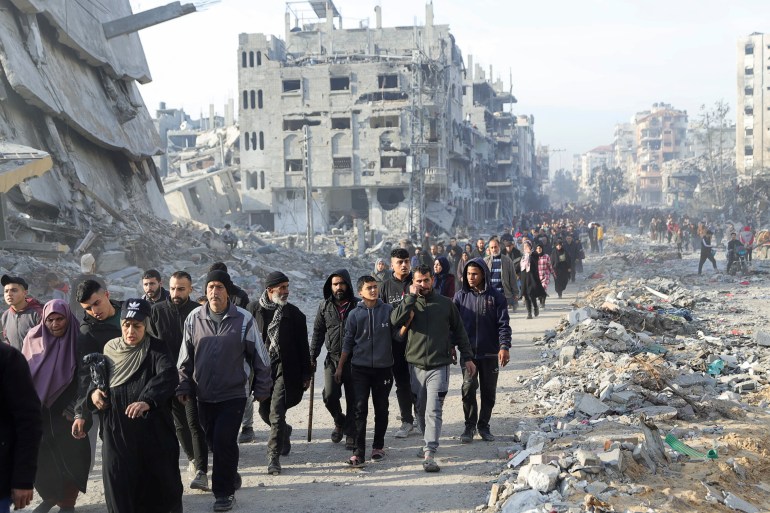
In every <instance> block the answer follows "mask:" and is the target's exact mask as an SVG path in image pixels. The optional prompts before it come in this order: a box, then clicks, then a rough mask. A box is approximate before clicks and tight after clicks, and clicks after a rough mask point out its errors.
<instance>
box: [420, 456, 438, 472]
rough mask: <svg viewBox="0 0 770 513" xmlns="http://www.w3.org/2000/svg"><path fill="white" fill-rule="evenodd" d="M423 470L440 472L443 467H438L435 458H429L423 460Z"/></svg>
mask: <svg viewBox="0 0 770 513" xmlns="http://www.w3.org/2000/svg"><path fill="white" fill-rule="evenodd" d="M422 469H423V470H424V471H425V472H438V471H439V470H441V467H439V466H438V463H436V460H435V459H433V457H430V456H429V457H427V458H425V459H424V460H422Z"/></svg>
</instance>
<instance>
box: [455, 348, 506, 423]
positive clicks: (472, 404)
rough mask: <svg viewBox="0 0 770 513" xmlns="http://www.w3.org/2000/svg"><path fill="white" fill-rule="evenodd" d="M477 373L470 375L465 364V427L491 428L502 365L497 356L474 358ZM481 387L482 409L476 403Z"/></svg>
mask: <svg viewBox="0 0 770 513" xmlns="http://www.w3.org/2000/svg"><path fill="white" fill-rule="evenodd" d="M473 363H474V364H476V374H474V375H473V378H469V377H468V371H467V370H466V369H465V366H464V365H463V367H462V368H463V386H462V398H463V413H464V414H465V427H467V428H471V429H476V428H478V429H489V419H491V418H492V409H493V408H494V407H495V398H496V396H497V377H498V375H499V371H500V366H499V363H498V361H497V357H495V358H480V359H474V360H473ZM479 388H481V394H480V395H481V410H479V407H478V404H477V403H476V390H478V389H479Z"/></svg>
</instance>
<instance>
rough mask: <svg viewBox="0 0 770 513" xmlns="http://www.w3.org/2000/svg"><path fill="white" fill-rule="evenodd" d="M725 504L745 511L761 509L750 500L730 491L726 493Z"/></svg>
mask: <svg viewBox="0 0 770 513" xmlns="http://www.w3.org/2000/svg"><path fill="white" fill-rule="evenodd" d="M725 506H727V507H729V508H732V509H734V510H737V511H743V513H759V512H760V511H761V510H760V509H759V508H758V507H756V506H754V505H753V504H751V503H750V502H748V501H745V500H743V499H741V498H740V497H738V496H737V495H733V494H732V493H730V492H728V493H727V494H726V495H725Z"/></svg>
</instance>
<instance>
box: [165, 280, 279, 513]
mask: <svg viewBox="0 0 770 513" xmlns="http://www.w3.org/2000/svg"><path fill="white" fill-rule="evenodd" d="M231 285H232V284H231V280H230V275H229V274H227V273H226V272H224V271H219V270H215V271H211V272H209V274H207V275H206V298H207V299H208V302H207V303H206V304H205V305H202V306H199V307H198V308H196V309H195V310H193V311H192V312H190V314H189V315H188V316H187V319H186V320H185V322H184V335H183V338H182V347H181V348H180V352H179V361H178V362H177V367H179V386H178V387H177V391H176V395H177V397H178V398H179V400H180V401H182V402H183V403H185V402H187V401H188V400H191V399H195V400H197V401H198V414H199V416H200V421H201V425H202V426H203V431H204V432H205V433H206V442H207V443H208V446H209V447H210V448H211V449H212V452H213V453H214V460H213V468H212V475H211V483H212V486H211V488H212V491H213V492H214V497H215V498H216V501H215V502H214V511H229V510H231V509H232V508H233V505H234V504H235V490H237V489H238V488H239V487H240V476H239V475H238V458H239V453H238V441H237V439H238V429H239V428H240V425H241V419H242V418H243V411H244V408H245V406H246V401H247V398H248V393H247V384H248V381H249V374H250V373H253V376H254V378H253V381H252V384H251V391H252V392H253V396H254V397H256V398H257V399H258V400H264V399H266V398H267V397H268V396H269V394H270V388H271V385H272V380H271V379H270V365H269V357H268V355H267V350H266V349H265V345H264V343H263V342H262V338H261V337H260V333H259V331H258V330H257V326H256V323H255V322H254V318H253V317H252V315H251V314H250V313H249V312H247V311H246V310H244V309H243V308H240V307H237V306H235V305H234V304H232V303H230V301H229V296H228V290H230V286H231Z"/></svg>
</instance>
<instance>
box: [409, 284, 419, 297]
mask: <svg viewBox="0 0 770 513" xmlns="http://www.w3.org/2000/svg"><path fill="white" fill-rule="evenodd" d="M420 290H421V289H420V287H419V286H418V285H417V284H416V283H412V284H411V285H409V293H410V294H412V295H413V296H419V295H420Z"/></svg>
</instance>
